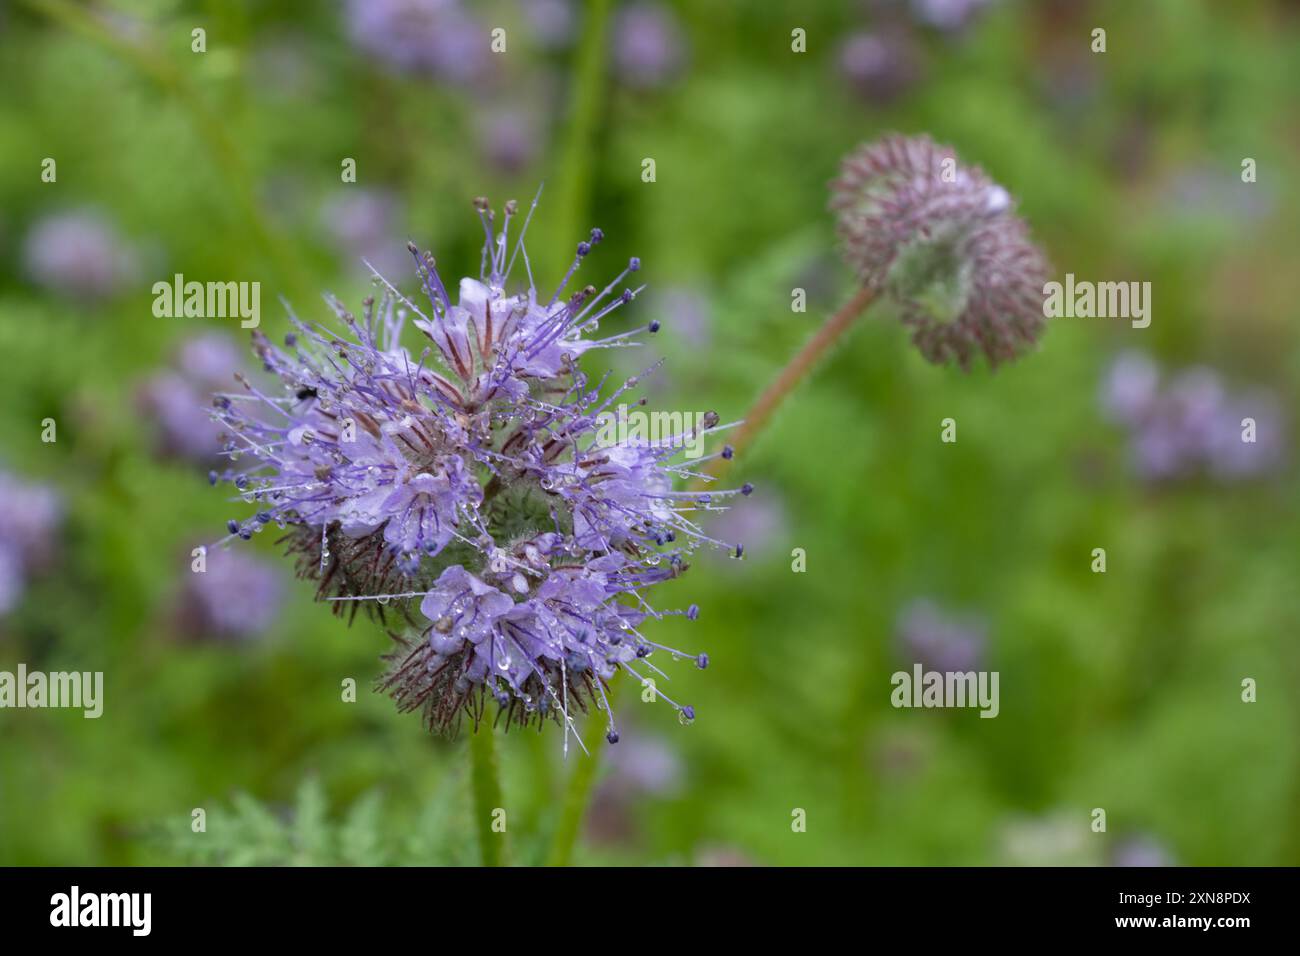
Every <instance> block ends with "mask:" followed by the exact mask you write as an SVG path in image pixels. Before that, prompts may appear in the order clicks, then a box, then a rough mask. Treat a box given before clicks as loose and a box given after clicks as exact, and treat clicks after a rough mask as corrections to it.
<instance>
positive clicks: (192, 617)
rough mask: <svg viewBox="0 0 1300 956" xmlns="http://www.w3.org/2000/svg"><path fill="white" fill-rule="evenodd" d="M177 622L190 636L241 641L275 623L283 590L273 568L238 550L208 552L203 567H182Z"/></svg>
mask: <svg viewBox="0 0 1300 956" xmlns="http://www.w3.org/2000/svg"><path fill="white" fill-rule="evenodd" d="M183 573H184V575H185V578H184V584H183V587H182V589H181V595H180V601H179V613H178V621H177V623H178V626H179V628H180V630H181V632H182V636H183V637H185V638H190V639H193V640H212V641H226V642H231V643H244V642H248V641H252V640H255V639H256V638H258V637H261V636H262V635H263V634H265V633H266V631H267V629H268V628H269V627H270V626H271V624H272V623H273V622H274V621H275V617H276V614H277V613H278V612H279V608H280V603H281V600H282V594H283V588H282V582H281V580H280V575H279V573H278V570H277V569H276V568H275V567H273V566H271V565H269V564H267V563H266V562H265V561H259V560H258V559H257V558H254V557H251V556H249V555H247V554H243V553H241V552H238V551H229V550H226V551H213V552H212V553H211V554H209V555H208V556H207V564H206V567H205V569H204V570H203V571H201V572H196V571H189V570H187V571H185V572H183Z"/></svg>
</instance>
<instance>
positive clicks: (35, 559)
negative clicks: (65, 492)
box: [0, 471, 63, 614]
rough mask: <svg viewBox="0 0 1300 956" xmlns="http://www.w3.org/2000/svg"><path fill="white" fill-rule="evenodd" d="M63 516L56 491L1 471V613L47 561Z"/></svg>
mask: <svg viewBox="0 0 1300 956" xmlns="http://www.w3.org/2000/svg"><path fill="white" fill-rule="evenodd" d="M62 520H63V501H62V498H61V497H60V496H59V494H58V492H56V491H55V490H54V489H52V488H50V487H48V486H46V485H40V484H29V483H27V482H24V481H20V480H19V479H18V478H17V477H16V476H14V475H12V474H9V473H7V472H3V471H0V614H5V613H7V612H8V611H10V610H11V609H12V608H13V607H14V605H15V604H17V603H18V599H19V598H20V597H21V596H22V593H23V590H24V589H25V588H26V585H27V581H28V580H29V578H30V576H31V575H32V574H34V573H37V572H38V571H40V570H41V569H42V568H43V567H44V566H45V565H47V564H48V563H49V560H50V558H51V556H52V555H53V554H54V551H55V545H54V535H55V532H56V531H57V529H58V526H59V524H60V523H61V521H62Z"/></svg>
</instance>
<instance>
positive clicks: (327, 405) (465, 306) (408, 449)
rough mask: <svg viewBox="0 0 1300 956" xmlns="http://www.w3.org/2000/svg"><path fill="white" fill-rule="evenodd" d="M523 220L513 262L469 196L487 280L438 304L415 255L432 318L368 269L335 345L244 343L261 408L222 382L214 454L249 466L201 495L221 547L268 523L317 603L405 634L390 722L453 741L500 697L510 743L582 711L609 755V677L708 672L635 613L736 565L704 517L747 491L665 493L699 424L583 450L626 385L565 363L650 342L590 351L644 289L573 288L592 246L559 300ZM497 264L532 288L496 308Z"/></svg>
mask: <svg viewBox="0 0 1300 956" xmlns="http://www.w3.org/2000/svg"><path fill="white" fill-rule="evenodd" d="M536 205H537V200H536V199H534V201H533V205H532V207H531V208H530V209H529V210H528V214H527V216H526V217H524V219H523V222H522V224H521V225H520V226H519V229H518V235H517V237H515V238H514V241H513V245H512V243H511V239H510V232H511V228H512V226H514V225H515V224H516V220H517V219H518V218H519V209H518V207H517V205H516V204H515V203H514V202H513V201H511V202H508V203H506V204H505V207H504V221H503V223H502V224H501V226H500V229H498V228H497V221H496V219H497V217H496V214H495V213H494V211H493V210H492V209H491V207H490V206H489V205H488V202H487V200H485V199H479V200H476V201H475V207H476V209H477V210H478V213H479V218H480V219H481V221H482V225H483V230H484V235H485V242H484V245H483V255H482V269H481V272H480V276H479V278H478V279H473V278H464V279H461V280H460V282H459V284H458V286H456V287H455V298H454V299H453V294H452V291H451V290H449V289H448V288H447V286H446V285H445V284H444V282H443V280H442V278H441V277H440V275H439V273H438V270H437V268H436V265H435V262H434V259H433V257H432V256H431V255H429V254H428V253H422V252H420V251H419V250H418V249H417V248H416V247H415V246H413V245H412V246H411V247H410V251H411V254H412V256H413V257H414V259H415V264H416V272H417V274H418V276H419V280H420V284H421V287H422V290H423V293H424V297H425V298H426V299H427V304H421V305H417V304H416V303H415V302H413V301H412V300H410V299H408V298H407V297H406V296H404V295H403V294H402V293H401V292H399V291H398V290H397V289H396V288H395V287H394V286H393V285H391V284H390V283H389V282H388V280H386V279H384V278H383V277H382V276H379V275H378V274H376V284H377V286H378V287H379V296H378V298H377V299H376V298H370V299H367V300H366V303H365V309H364V311H363V312H362V314H361V316H360V317H359V318H358V317H357V316H354V315H353V314H352V313H350V312H349V311H347V310H346V309H345V308H344V307H343V306H342V305H341V304H339V303H337V302H335V301H333V300H330V304H331V305H332V307H333V308H334V311H335V312H336V313H337V315H338V318H339V321H340V323H341V324H342V326H343V330H341V331H340V332H338V333H335V332H332V331H327V330H325V329H323V328H318V327H316V326H312V325H308V324H306V323H304V322H300V321H299V320H298V319H297V318H296V317H293V316H291V319H292V321H293V324H294V326H295V328H296V329H297V332H296V333H294V334H291V335H289V336H287V337H286V340H285V348H280V347H277V346H276V345H274V344H272V343H271V342H270V341H269V340H268V339H267V338H266V337H265V336H264V335H262V334H260V333H254V337H253V342H254V350H255V351H256V353H257V355H258V356H259V358H261V360H262V362H263V364H264V366H265V368H266V370H267V371H269V372H271V373H273V374H274V375H275V376H276V377H277V378H278V379H279V383H280V386H279V391H278V392H277V391H275V390H274V389H272V390H263V389H260V388H258V387H257V386H255V385H254V384H253V383H252V382H250V381H248V380H246V379H241V382H242V384H243V391H242V392H241V393H236V394H225V395H218V396H217V397H216V400H215V403H214V405H215V409H214V416H215V417H216V419H217V420H218V421H219V422H221V424H222V425H223V426H224V427H225V429H226V430H227V433H226V442H227V445H226V447H227V451H228V453H229V456H230V458H232V459H234V460H236V461H239V460H241V459H246V460H249V461H250V462H251V463H250V464H248V465H246V466H242V470H237V469H238V468H240V467H241V466H236V467H232V468H231V469H229V470H227V471H226V472H225V473H224V474H220V475H217V476H216V477H218V478H224V479H226V480H229V481H231V482H233V483H234V485H235V488H236V490H237V498H238V499H239V500H241V501H244V502H247V503H249V504H253V505H254V506H255V507H256V513H255V515H254V516H253V517H251V518H248V519H245V520H243V521H238V520H234V519H232V520H231V521H230V524H229V531H230V535H231V537H240V538H248V537H251V536H252V535H253V534H255V533H257V532H259V531H261V530H262V529H263V528H264V527H266V526H267V525H269V524H271V523H274V524H276V525H278V526H280V527H281V528H283V529H285V531H286V535H285V538H284V540H285V541H286V542H287V543H288V547H289V549H290V551H291V552H293V553H294V554H296V555H297V557H298V570H299V573H300V576H303V577H307V578H311V579H313V580H315V581H316V582H317V587H318V596H319V597H320V598H323V599H329V600H332V601H335V602H336V610H338V611H343V610H344V609H345V608H346V609H347V610H348V611H350V612H351V613H352V614H355V611H356V609H357V608H358V607H359V606H364V607H366V608H368V609H369V610H371V611H372V612H373V613H375V614H376V615H377V616H378V617H379V618H380V619H381V620H382V619H385V615H386V612H395V613H396V614H397V615H399V616H400V618H401V619H402V620H404V621H405V622H406V623H407V624H408V625H409V626H410V628H411V630H410V631H409V632H408V633H406V634H396V633H394V634H393V635H392V636H393V637H394V639H395V640H396V641H397V643H398V648H397V650H396V651H395V652H394V653H393V654H392V655H391V656H390V658H389V660H390V661H391V664H392V667H391V670H390V672H389V673H388V675H387V676H386V677H385V678H384V679H383V681H382V682H381V686H382V687H383V688H385V689H386V690H387V691H388V692H389V693H391V694H392V696H393V697H394V698H395V699H396V701H397V703H398V707H399V709H401V710H417V709H418V710H421V711H422V712H423V714H424V716H425V718H426V720H427V722H428V723H429V725H430V726H431V727H434V728H437V729H441V730H446V731H453V730H454V729H455V728H456V727H457V726H458V725H459V723H460V721H461V718H462V716H464V715H468V716H469V717H470V718H471V719H472V720H473V721H474V723H475V724H476V725H477V724H478V722H479V721H480V720H481V719H482V718H483V716H484V713H485V708H486V707H487V705H488V704H489V703H492V702H495V703H496V704H497V705H498V708H499V718H500V719H504V720H505V722H506V723H507V725H508V724H510V723H529V722H540V721H542V720H546V719H554V720H558V721H561V722H562V723H563V724H564V726H565V728H566V733H565V741H566V746H567V741H568V730H569V729H572V728H573V719H572V713H573V711H574V710H575V709H576V710H582V711H586V710H587V709H588V707H589V706H590V705H592V704H593V703H594V704H595V706H597V707H598V708H599V709H603V710H605V711H606V715H607V723H608V736H609V738H610V739H611V741H612V740H616V739H617V738H618V733H617V730H616V728H615V726H614V721H613V717H612V715H609V713H608V710H609V708H608V706H607V704H606V696H605V688H606V686H607V684H608V682H609V681H610V679H611V678H612V677H613V676H614V674H615V673H616V672H617V671H619V670H625V671H627V672H629V673H630V674H632V676H633V677H635V678H637V679H638V680H641V679H642V678H644V677H649V676H650V675H651V674H652V673H653V674H656V675H660V676H663V671H662V670H661V669H660V668H659V667H658V666H656V665H657V663H658V662H660V661H661V659H662V657H663V656H665V655H667V656H669V657H671V658H673V659H677V658H685V659H688V660H691V661H693V662H695V663H696V665H697V666H700V667H702V666H704V663H705V662H707V660H708V658H707V657H706V656H705V655H703V654H697V653H694V652H692V653H686V652H682V651H676V650H673V649H671V648H666V647H663V646H662V645H660V644H657V643H655V642H654V641H653V640H652V638H651V637H650V636H649V635H648V633H647V631H648V630H649V628H648V627H647V625H649V624H651V623H652V622H653V621H654V620H656V619H661V618H663V617H665V616H668V615H681V616H684V617H687V618H688V619H693V618H694V616H695V613H698V612H696V611H695V610H694V605H692V606H691V608H690V609H683V610H663V609H659V608H657V607H655V606H653V605H652V604H651V603H650V600H649V596H650V592H651V590H652V589H653V587H654V586H655V585H656V584H659V583H661V582H664V581H669V580H671V579H673V578H676V577H678V576H679V575H680V574H681V573H682V572H684V571H685V570H686V569H687V567H688V559H689V557H690V555H691V554H692V553H693V552H694V551H695V550H696V549H697V548H698V547H700V546H701V545H710V546H716V547H720V548H724V549H727V550H729V551H732V552H735V553H739V551H740V548H739V545H734V544H731V543H724V542H721V541H716V540H714V539H712V538H710V537H709V536H707V535H706V534H705V533H704V531H703V530H702V528H701V523H700V521H699V518H700V516H701V513H702V512H711V511H719V510H724V505H725V503H726V502H727V501H728V500H729V499H730V498H731V497H733V496H734V495H738V494H741V493H742V492H747V490H748V486H747V487H746V488H745V489H740V488H737V489H734V490H729V491H713V492H711V493H709V494H697V493H692V492H685V491H674V490H673V484H674V479H675V478H677V477H679V476H682V475H686V474H689V472H688V471H687V469H686V466H685V465H684V464H682V463H679V462H675V461H674V459H675V458H676V457H677V456H678V455H680V454H682V453H683V452H684V451H685V450H686V449H687V448H688V447H689V446H690V445H691V444H692V443H694V442H695V441H696V439H697V437H698V435H699V434H703V433H711V432H717V431H721V430H723V429H725V428H728V427H730V425H724V424H721V423H720V420H719V418H718V416H717V415H716V414H715V413H712V412H710V413H708V414H706V415H704V416H702V420H701V422H700V424H699V425H698V431H695V430H690V431H687V432H684V433H682V434H678V435H673V436H669V437H667V438H660V439H658V440H657V441H645V440H640V439H631V438H629V439H627V440H611V439H610V438H609V437H608V436H607V435H604V434H603V433H602V432H601V430H600V427H599V420H600V419H601V418H602V416H603V414H604V413H605V412H606V410H607V409H609V408H610V407H611V406H612V405H613V403H615V402H617V401H619V400H620V399H622V397H623V396H625V395H626V394H627V393H628V392H630V391H633V390H634V389H635V388H636V387H637V385H638V383H639V379H638V378H637V377H634V378H632V379H629V380H628V381H626V382H623V383H621V384H619V385H618V386H617V387H615V388H612V389H604V388H603V387H602V386H604V385H605V384H606V380H605V379H601V380H600V382H597V383H592V382H590V381H589V380H588V378H587V375H586V374H585V373H584V372H583V371H581V369H580V368H579V360H580V357H581V356H582V355H583V354H584V353H586V352H588V351H592V350H595V349H600V348H627V347H632V346H635V345H637V344H638V343H637V342H636V341H635V339H634V337H635V335H636V334H637V333H639V332H645V331H654V330H655V329H656V328H657V327H658V323H657V322H653V323H650V324H648V325H647V326H645V327H643V328H642V329H638V330H635V331H633V332H624V333H620V334H615V335H611V336H607V337H604V338H599V337H596V336H597V333H598V330H599V327H600V324H601V322H602V321H603V320H604V319H605V318H606V317H607V316H609V315H610V313H612V312H613V311H615V310H616V309H619V308H621V307H623V306H624V305H626V304H627V303H630V302H631V301H632V300H633V299H635V298H636V296H637V295H638V294H639V293H640V292H641V287H628V288H622V286H623V283H624V282H625V280H627V279H628V277H629V276H630V275H631V274H632V273H634V272H636V271H637V270H638V269H639V268H640V261H639V260H637V259H632V260H630V261H629V262H628V264H627V266H626V267H625V268H624V269H623V270H622V271H621V272H620V273H619V275H618V276H617V277H616V278H615V279H614V280H613V281H612V282H610V283H608V284H606V285H604V286H603V287H601V288H597V287H596V286H594V285H579V284H578V283H577V282H575V281H574V277H575V275H576V273H577V272H578V270H579V268H580V267H581V266H582V264H583V261H584V260H585V259H586V258H587V257H589V256H594V255H595V254H596V247H597V246H598V245H599V244H600V242H601V241H602V240H603V239H604V234H603V233H602V232H601V231H600V230H599V229H593V230H592V231H591V233H590V234H589V235H588V236H587V237H586V238H585V239H583V241H581V242H580V243H578V244H577V245H576V247H575V255H574V259H573V263H572V265H571V266H570V267H569V270H568V272H567V273H566V274H565V276H564V278H563V280H562V281H561V282H560V285H559V287H558V288H557V289H556V290H555V291H554V292H553V293H552V294H550V295H544V294H541V293H539V292H538V290H537V289H536V287H535V285H534V283H533V278H532V270H531V266H530V263H529V259H528V253H527V251H526V249H525V248H524V244H523V237H524V233H525V232H526V231H527V229H528V224H529V222H530V221H531V218H532V213H533V210H534V209H535V208H536ZM515 268H521V269H522V270H523V271H524V272H525V273H526V278H527V282H526V285H525V286H524V287H523V288H522V289H520V290H519V291H515V292H510V291H507V287H508V285H509V277H510V275H511V274H512V270H514V269H515ZM408 320H409V321H410V322H411V324H412V325H414V327H415V328H416V329H417V330H418V331H419V332H420V333H422V334H423V336H424V338H425V340H426V344H425V346H424V348H423V351H422V352H421V353H420V354H418V355H413V354H411V353H410V352H408V351H407V349H406V348H405V347H404V346H403V345H402V344H401V341H400V340H401V334H402V330H403V327H404V325H405V324H406V323H407V322H408ZM623 400H625V399H623ZM227 540H229V538H228V539H227ZM657 696H658V697H663V698H664V699H665V700H667V701H668V703H669V704H670V705H671V706H673V707H674V708H675V709H677V710H678V711H679V715H684V716H685V717H686V718H688V719H689V718H692V717H693V716H694V711H693V709H692V708H691V707H690V706H688V705H682V704H678V703H677V702H675V701H673V700H671V699H669V698H668V697H667V696H666V695H665V694H663V692H662V691H657Z"/></svg>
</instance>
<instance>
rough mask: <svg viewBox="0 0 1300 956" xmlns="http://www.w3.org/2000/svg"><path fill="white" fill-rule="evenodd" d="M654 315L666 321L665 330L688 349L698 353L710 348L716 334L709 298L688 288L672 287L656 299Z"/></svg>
mask: <svg viewBox="0 0 1300 956" xmlns="http://www.w3.org/2000/svg"><path fill="white" fill-rule="evenodd" d="M654 308H655V314H656V315H659V316H662V317H663V323H664V327H665V328H667V329H670V330H672V332H673V333H674V334H675V335H676V336H678V337H680V338H681V339H682V340H683V341H684V342H685V343H686V344H687V345H690V346H692V347H694V348H695V349H698V348H699V347H701V346H704V345H707V344H708V343H709V339H710V338H711V337H712V333H713V315H712V312H713V308H712V306H711V305H710V303H709V300H708V298H707V297H706V296H705V295H704V294H703V293H702V292H699V291H697V290H695V289H691V288H688V287H686V286H670V287H669V288H667V289H665V290H664V291H663V292H661V293H659V294H658V295H657V296H656V297H655V304H654Z"/></svg>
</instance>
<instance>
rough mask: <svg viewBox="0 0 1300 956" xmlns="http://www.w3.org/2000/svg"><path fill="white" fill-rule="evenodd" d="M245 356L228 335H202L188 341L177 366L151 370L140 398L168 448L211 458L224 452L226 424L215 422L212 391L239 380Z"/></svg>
mask: <svg viewBox="0 0 1300 956" xmlns="http://www.w3.org/2000/svg"><path fill="white" fill-rule="evenodd" d="M244 364H245V363H244V360H243V357H242V355H241V353H240V351H239V350H238V349H237V348H236V347H235V345H234V343H233V342H232V341H231V340H230V339H229V338H227V337H226V336H224V335H216V334H209V335H199V336H196V337H194V338H192V339H189V340H188V341H186V342H185V343H184V344H183V345H182V346H181V348H180V351H179V353H178V354H177V357H176V361H175V363H174V367H173V368H169V369H164V370H162V371H159V372H157V373H155V374H154V375H152V376H150V378H149V379H148V380H146V381H145V383H144V384H143V385H142V386H141V388H140V393H139V404H140V407H141V409H142V410H143V411H144V413H145V414H146V416H147V417H148V418H149V419H150V420H151V421H153V422H154V423H156V427H157V429H158V437H159V443H160V445H161V448H162V451H163V453H164V454H168V455H175V456H177V457H180V458H186V459H189V460H191V461H197V462H200V463H207V462H211V461H213V460H215V459H216V458H217V457H218V456H219V455H220V453H221V449H222V444H221V440H220V432H221V430H220V429H219V428H218V427H217V426H216V425H215V424H214V423H213V421H212V415H211V396H212V393H213V392H214V391H216V390H218V389H224V388H226V387H228V386H231V385H233V384H234V382H235V373H236V372H238V371H240V370H241V369H243V368H244Z"/></svg>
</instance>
